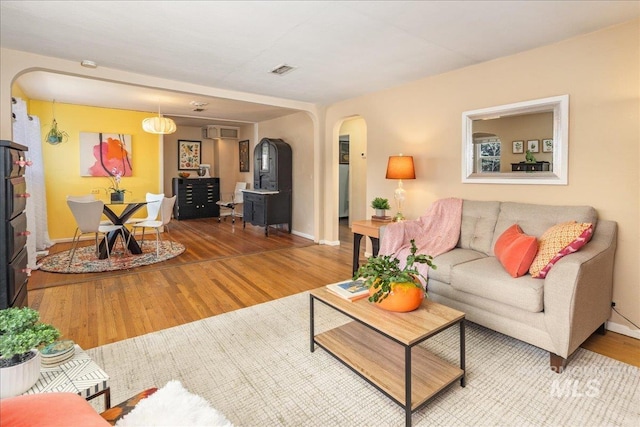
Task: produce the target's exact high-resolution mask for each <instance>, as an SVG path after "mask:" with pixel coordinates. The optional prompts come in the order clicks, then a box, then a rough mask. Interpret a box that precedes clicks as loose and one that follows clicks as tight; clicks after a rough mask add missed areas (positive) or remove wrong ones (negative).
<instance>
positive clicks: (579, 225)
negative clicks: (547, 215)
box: [529, 221, 593, 279]
mask: <svg viewBox="0 0 640 427" xmlns="http://www.w3.org/2000/svg"><path fill="white" fill-rule="evenodd" d="M592 235H593V224H591V223H589V222H575V221H570V222H562V223H560V224H556V225H554V226H553V227H551V228H550V229H548V230H547V231H545V232H544V234H543V235H542V236H541V237H540V245H539V247H538V255H536V257H535V259H534V260H533V262H532V263H531V268H530V269H529V273H531V276H532V277H535V278H538V279H544V278H545V277H546V276H547V273H548V272H549V270H551V267H553V265H554V264H555V263H556V262H558V260H559V259H560V258H562V257H563V256H565V255H568V254H570V253H573V252H576V251H578V250H579V249H580V248H581V247H583V246H584V245H586V244H587V242H588V241H589V240H591V236H592Z"/></svg>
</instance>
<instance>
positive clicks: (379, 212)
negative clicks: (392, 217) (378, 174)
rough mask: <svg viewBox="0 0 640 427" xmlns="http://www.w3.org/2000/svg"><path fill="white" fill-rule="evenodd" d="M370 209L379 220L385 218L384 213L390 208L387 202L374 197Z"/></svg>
mask: <svg viewBox="0 0 640 427" xmlns="http://www.w3.org/2000/svg"><path fill="white" fill-rule="evenodd" d="M371 207H372V208H373V209H375V210H376V216H377V217H381V218H382V217H384V216H385V211H386V210H387V209H391V206H389V200H387V199H383V198H382V197H376V198H375V199H373V201H372V202H371Z"/></svg>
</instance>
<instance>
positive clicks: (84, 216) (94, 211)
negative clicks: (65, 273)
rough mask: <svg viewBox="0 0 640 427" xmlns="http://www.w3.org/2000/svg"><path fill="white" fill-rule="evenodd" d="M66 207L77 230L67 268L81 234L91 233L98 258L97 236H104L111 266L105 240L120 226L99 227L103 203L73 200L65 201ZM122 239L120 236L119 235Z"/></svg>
mask: <svg viewBox="0 0 640 427" xmlns="http://www.w3.org/2000/svg"><path fill="white" fill-rule="evenodd" d="M67 205H68V206H69V209H71V213H72V214H73V217H74V218H75V220H76V224H77V228H76V231H75V233H73V244H72V248H71V256H70V257H69V267H71V263H72V261H73V257H74V255H75V253H76V247H77V246H78V241H79V240H80V237H81V236H82V235H83V234H89V233H93V234H94V235H95V245H96V256H98V252H99V246H98V234H102V235H104V239H105V245H106V249H107V259H108V260H109V264H111V254H110V253H109V242H108V239H107V234H108V233H110V232H112V231H116V230H120V229H121V228H122V227H123V226H122V225H113V224H111V225H101V224H100V218H101V216H102V211H103V209H104V202H102V201H101V200H94V201H84V202H83V201H80V202H78V201H75V200H67ZM120 237H122V234H121V235H120Z"/></svg>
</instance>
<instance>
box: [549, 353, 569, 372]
mask: <svg viewBox="0 0 640 427" xmlns="http://www.w3.org/2000/svg"><path fill="white" fill-rule="evenodd" d="M566 364H567V359H565V358H564V357H560V356H558V355H557V354H555V353H551V352H549V365H550V366H551V370H552V371H554V372H555V373H556V374H561V373H562V371H564V368H565V366H566Z"/></svg>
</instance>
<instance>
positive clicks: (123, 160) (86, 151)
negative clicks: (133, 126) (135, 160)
mask: <svg viewBox="0 0 640 427" xmlns="http://www.w3.org/2000/svg"><path fill="white" fill-rule="evenodd" d="M131 165H132V157H131V135H124V134H121V133H102V132H80V176H114V175H115V174H119V175H120V176H132V175H133V171H132V167H131Z"/></svg>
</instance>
